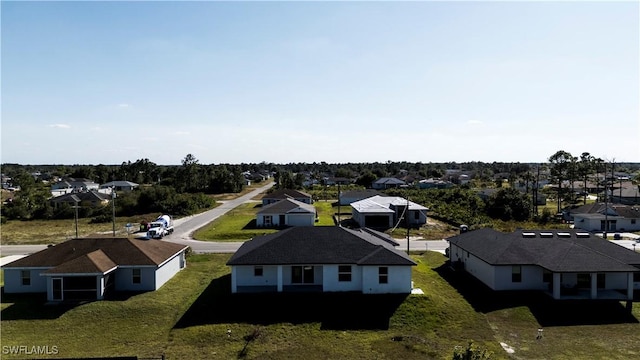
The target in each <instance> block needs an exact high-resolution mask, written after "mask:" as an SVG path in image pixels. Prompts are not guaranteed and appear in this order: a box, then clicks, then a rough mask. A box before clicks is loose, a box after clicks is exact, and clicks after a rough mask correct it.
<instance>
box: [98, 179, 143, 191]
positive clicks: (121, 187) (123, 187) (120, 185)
mask: <svg viewBox="0 0 640 360" xmlns="http://www.w3.org/2000/svg"><path fill="white" fill-rule="evenodd" d="M138 186H139V185H138V184H136V183H134V182H131V181H121V180H119V181H110V182H108V183H104V184H102V185H100V189H111V190H112V191H113V190H115V191H116V192H117V191H133V189H135V188H137V187H138Z"/></svg>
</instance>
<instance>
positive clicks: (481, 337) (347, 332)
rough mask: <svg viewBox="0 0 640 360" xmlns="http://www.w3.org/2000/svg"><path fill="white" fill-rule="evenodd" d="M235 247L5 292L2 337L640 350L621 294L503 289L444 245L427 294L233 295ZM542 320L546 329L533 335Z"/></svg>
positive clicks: (223, 350)
mask: <svg viewBox="0 0 640 360" xmlns="http://www.w3.org/2000/svg"><path fill="white" fill-rule="evenodd" d="M229 256H230V255H228V254H227V255H222V254H210V255H193V256H190V257H189V258H188V266H187V268H186V269H185V270H183V271H182V272H180V273H179V274H177V275H176V277H175V278H174V279H172V280H171V281H169V282H168V283H167V284H165V285H164V286H163V287H162V288H161V289H160V290H158V291H156V292H149V293H144V294H139V295H133V296H130V297H125V298H122V299H119V300H109V301H100V302H91V303H86V304H82V305H79V306H75V307H63V306H54V305H44V304H43V301H42V300H41V299H39V298H37V297H33V296H7V295H5V296H3V297H2V305H1V309H2V313H1V314H0V315H1V316H2V323H0V327H1V331H2V344H3V345H8V346H11V345H29V346H33V345H36V346H37V345H41V346H43V345H49V346H57V348H58V349H59V354H58V355H57V356H58V357H86V356H126V355H131V356H140V357H152V356H159V355H161V354H162V353H164V354H166V358H167V359H233V358H239V357H243V358H246V359H258V358H259V359H299V358H304V359H408V360H410V359H451V357H452V354H453V350H454V348H455V347H456V346H462V347H464V346H466V345H467V343H468V342H469V341H470V340H473V341H474V343H475V344H476V345H477V346H479V347H481V348H483V349H487V350H489V351H491V352H493V356H492V359H508V358H513V357H515V358H519V359H584V358H589V359H604V358H606V359H630V358H636V357H638V356H639V355H640V342H638V341H637V340H638V335H637V333H638V320H637V319H639V318H640V308H639V307H638V304H637V303H636V304H635V306H634V310H633V313H632V314H629V313H628V312H625V311H621V308H623V307H622V306H621V303H618V302H613V303H607V304H600V305H598V304H593V305H576V303H562V302H561V303H554V302H552V301H550V300H548V299H546V298H544V297H542V296H540V295H535V294H523V295H514V294H510V293H500V294H494V293H491V292H489V291H487V289H486V288H483V287H482V286H479V285H478V284H477V283H475V282H473V281H469V279H467V278H466V276H464V275H463V274H462V275H461V274H459V273H453V272H451V271H450V270H449V268H448V267H447V266H444V263H445V258H444V257H443V256H442V255H441V254H439V253H435V252H426V253H424V254H416V255H414V256H413V257H414V259H415V260H416V261H417V262H418V266H416V267H415V268H414V270H413V280H414V282H415V286H416V287H419V288H421V289H422V290H423V291H424V292H425V295H411V296H408V297H406V296H400V297H398V296H376V295H372V296H368V295H367V296H365V295H358V294H325V295H320V294H315V295H313V294H311V295H309V294H271V295H231V294H230V293H229V289H230V276H229V269H228V268H227V267H226V266H225V265H224V264H225V262H226V261H227V260H228V258H229ZM301 304H303V306H300V305H301ZM539 327H544V337H543V338H542V339H541V340H536V338H535V336H536V333H537V329H538V328H539ZM229 330H230V332H229ZM500 342H505V343H507V344H508V345H510V346H512V347H513V348H514V349H515V354H514V355H513V356H509V355H507V354H506V352H504V351H503V350H502V348H501V347H500V345H499V343H500ZM3 358H7V359H11V358H12V357H11V356H9V355H5V356H3Z"/></svg>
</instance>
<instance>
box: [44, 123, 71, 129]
mask: <svg viewBox="0 0 640 360" xmlns="http://www.w3.org/2000/svg"><path fill="white" fill-rule="evenodd" d="M49 127H52V128H57V129H70V128H71V125H67V124H51V125H49Z"/></svg>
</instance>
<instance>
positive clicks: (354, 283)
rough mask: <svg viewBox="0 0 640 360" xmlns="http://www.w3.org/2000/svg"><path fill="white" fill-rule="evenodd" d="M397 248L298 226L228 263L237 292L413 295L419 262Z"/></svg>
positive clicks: (385, 240)
mask: <svg viewBox="0 0 640 360" xmlns="http://www.w3.org/2000/svg"><path fill="white" fill-rule="evenodd" d="M394 243H395V242H394V241H393V239H391V238H389V237H388V235H385V234H382V233H378V232H373V231H366V230H364V229H360V230H352V229H347V228H343V227H337V226H303V227H292V228H288V229H286V230H282V231H279V232H277V233H275V234H269V235H263V236H259V237H256V238H254V239H252V240H250V241H247V242H245V243H244V244H242V246H241V247H240V248H239V249H238V251H236V253H235V254H234V255H233V256H232V257H231V259H230V260H229V261H228V262H227V265H228V266H230V267H231V291H232V292H233V293H244V292H299V291H305V292H314V291H315V292H339V291H353V292H361V293H365V294H386V293H407V294H408V293H410V292H411V267H412V266H415V265H416V263H415V262H414V261H413V260H411V258H410V257H409V256H408V255H407V254H406V253H404V252H402V251H400V250H397V249H395V248H394ZM395 244H397V243H395Z"/></svg>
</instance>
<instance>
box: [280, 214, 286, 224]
mask: <svg viewBox="0 0 640 360" xmlns="http://www.w3.org/2000/svg"><path fill="white" fill-rule="evenodd" d="M279 225H280V226H285V225H286V224H285V221H284V215H280V222H279Z"/></svg>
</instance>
